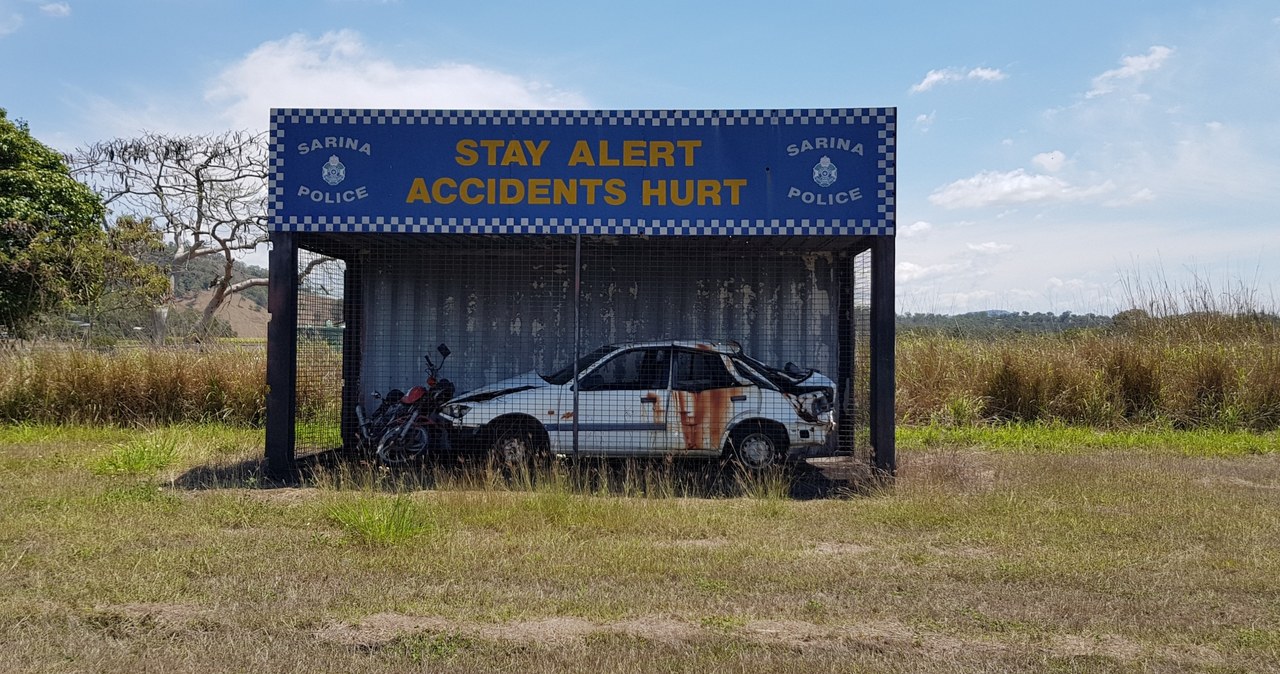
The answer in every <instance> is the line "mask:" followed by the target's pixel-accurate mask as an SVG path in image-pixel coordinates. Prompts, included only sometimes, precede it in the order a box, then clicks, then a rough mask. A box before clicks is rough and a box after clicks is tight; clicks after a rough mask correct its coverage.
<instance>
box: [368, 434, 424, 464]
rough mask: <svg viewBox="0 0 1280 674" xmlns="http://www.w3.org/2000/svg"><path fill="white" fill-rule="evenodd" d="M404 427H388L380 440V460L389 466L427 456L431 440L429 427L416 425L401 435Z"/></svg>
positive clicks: (378, 451)
mask: <svg viewBox="0 0 1280 674" xmlns="http://www.w3.org/2000/svg"><path fill="white" fill-rule="evenodd" d="M401 430H402V427H400V426H394V427H392V428H388V429H387V432H386V433H383V434H382V438H381V439H380V440H378V449H377V455H378V460H379V461H381V462H382V463H385V464H387V465H389V466H401V465H404V464H406V463H409V462H410V461H415V460H417V459H420V458H422V457H424V456H426V451H427V445H428V444H429V442H430V439H429V437H428V436H427V429H425V428H423V427H422V426H418V425H416V424H415V425H414V426H411V427H409V429H408V430H406V431H405V432H404V434H403V435H401V433H400V431H401Z"/></svg>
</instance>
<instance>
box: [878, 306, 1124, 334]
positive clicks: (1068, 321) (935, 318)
mask: <svg viewBox="0 0 1280 674" xmlns="http://www.w3.org/2000/svg"><path fill="white" fill-rule="evenodd" d="M1114 322H1115V320H1114V319H1113V318H1112V317H1111V316H1100V315H1097V314H1073V313H1071V312H1070V311H1064V312H1062V313H1060V314H1054V313H1049V312H1039V311H1038V312H1036V313H1028V312H1026V311H1023V312H1013V311H974V312H970V313H967V314H957V315H948V314H912V313H908V314H900V315H899V316H898V321H897V325H898V331H899V332H907V333H918V334H930V333H936V334H944V335H949V336H953V337H961V336H966V337H981V336H1001V335H1010V334H1057V333H1062V332H1068V331H1071V330H1082V329H1096V328H1109V327H1112V325H1113V324H1114Z"/></svg>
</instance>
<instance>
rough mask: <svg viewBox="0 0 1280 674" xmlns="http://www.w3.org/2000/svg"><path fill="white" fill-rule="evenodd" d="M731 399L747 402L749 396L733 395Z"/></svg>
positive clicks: (737, 401) (736, 401)
mask: <svg viewBox="0 0 1280 674" xmlns="http://www.w3.org/2000/svg"><path fill="white" fill-rule="evenodd" d="M729 400H732V401H733V402H735V403H745V402H747V397H746V396H733V397H732V398H729Z"/></svg>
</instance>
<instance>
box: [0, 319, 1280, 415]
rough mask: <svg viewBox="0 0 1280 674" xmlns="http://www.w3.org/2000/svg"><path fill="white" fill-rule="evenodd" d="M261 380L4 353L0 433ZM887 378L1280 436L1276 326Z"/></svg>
mask: <svg viewBox="0 0 1280 674" xmlns="http://www.w3.org/2000/svg"><path fill="white" fill-rule="evenodd" d="M1205 301H1208V300H1205ZM1202 304H1203V302H1202ZM1197 306H1199V305H1197ZM1152 310H1153V311H1161V310H1163V309H1162V308H1161V307H1160V306H1158V305H1153V306H1152ZM300 348H301V349H302V350H303V351H305V355H304V356H303V357H304V358H305V359H306V362H307V372H308V373H309V376H307V377H304V378H300V381H299V383H298V386H299V388H298V409H299V417H300V419H301V420H302V421H303V422H304V423H307V422H309V421H313V420H320V421H332V420H334V419H336V418H337V405H338V400H339V394H340V391H341V385H342V384H341V355H340V353H339V352H338V350H337V349H334V348H333V347H331V346H328V345H325V344H320V343H316V344H311V343H305V344H303V345H301V346H300ZM265 370H266V354H265V352H264V350H263V349H262V348H261V347H260V346H257V347H250V346H224V347H220V348H214V349H208V348H205V349H181V348H177V349H133V350H120V351H93V350H83V349H58V348H52V349H51V348H34V349H26V350H17V349H7V350H0V421H3V422H10V423H13V422H37V423H68V422H72V423H89V424H124V425H128V424H153V423H165V424H172V423H207V422H220V423H231V424H238V425H260V424H261V422H262V419H263V413H264V408H265V397H266V383H265ZM897 377H898V399H897V412H898V418H899V421H900V422H902V423H905V424H910V425H921V424H924V425H928V424H932V425H940V426H949V427H966V426H981V425H985V424H990V423H1039V422H1051V423H1062V424H1069V425H1080V426H1092V427H1103V428H1115V427H1123V426H1131V425H1135V424H1136V425H1153V426H1158V427H1167V428H1179V429H1185V428H1211V429H1220V430H1252V431H1271V430H1276V429H1280V319H1277V318H1276V317H1275V316H1272V315H1267V314H1263V313H1258V312H1239V313H1227V312H1220V311H1195V312H1190V313H1179V314H1173V315H1168V316H1160V315H1157V314H1153V313H1152V312H1150V311H1147V310H1133V311H1129V312H1124V313H1122V314H1120V315H1118V316H1117V319H1116V322H1115V325H1114V327H1112V328H1109V329H1106V330H1090V331H1078V332H1072V333H1066V334H1061V335H1015V336H1006V337H1001V338H991V337H988V336H970V337H966V336H955V335H943V334H927V333H926V334H922V333H918V332H912V333H905V334H902V335H900V336H899V338H898V354H897Z"/></svg>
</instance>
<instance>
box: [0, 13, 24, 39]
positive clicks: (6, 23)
mask: <svg viewBox="0 0 1280 674" xmlns="http://www.w3.org/2000/svg"><path fill="white" fill-rule="evenodd" d="M21 27H22V15H21V14H17V13H13V14H10V15H9V16H0V37H4V36H5V35H8V34H10V33H13V32H15V31H17V30H18V29H19V28H21Z"/></svg>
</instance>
